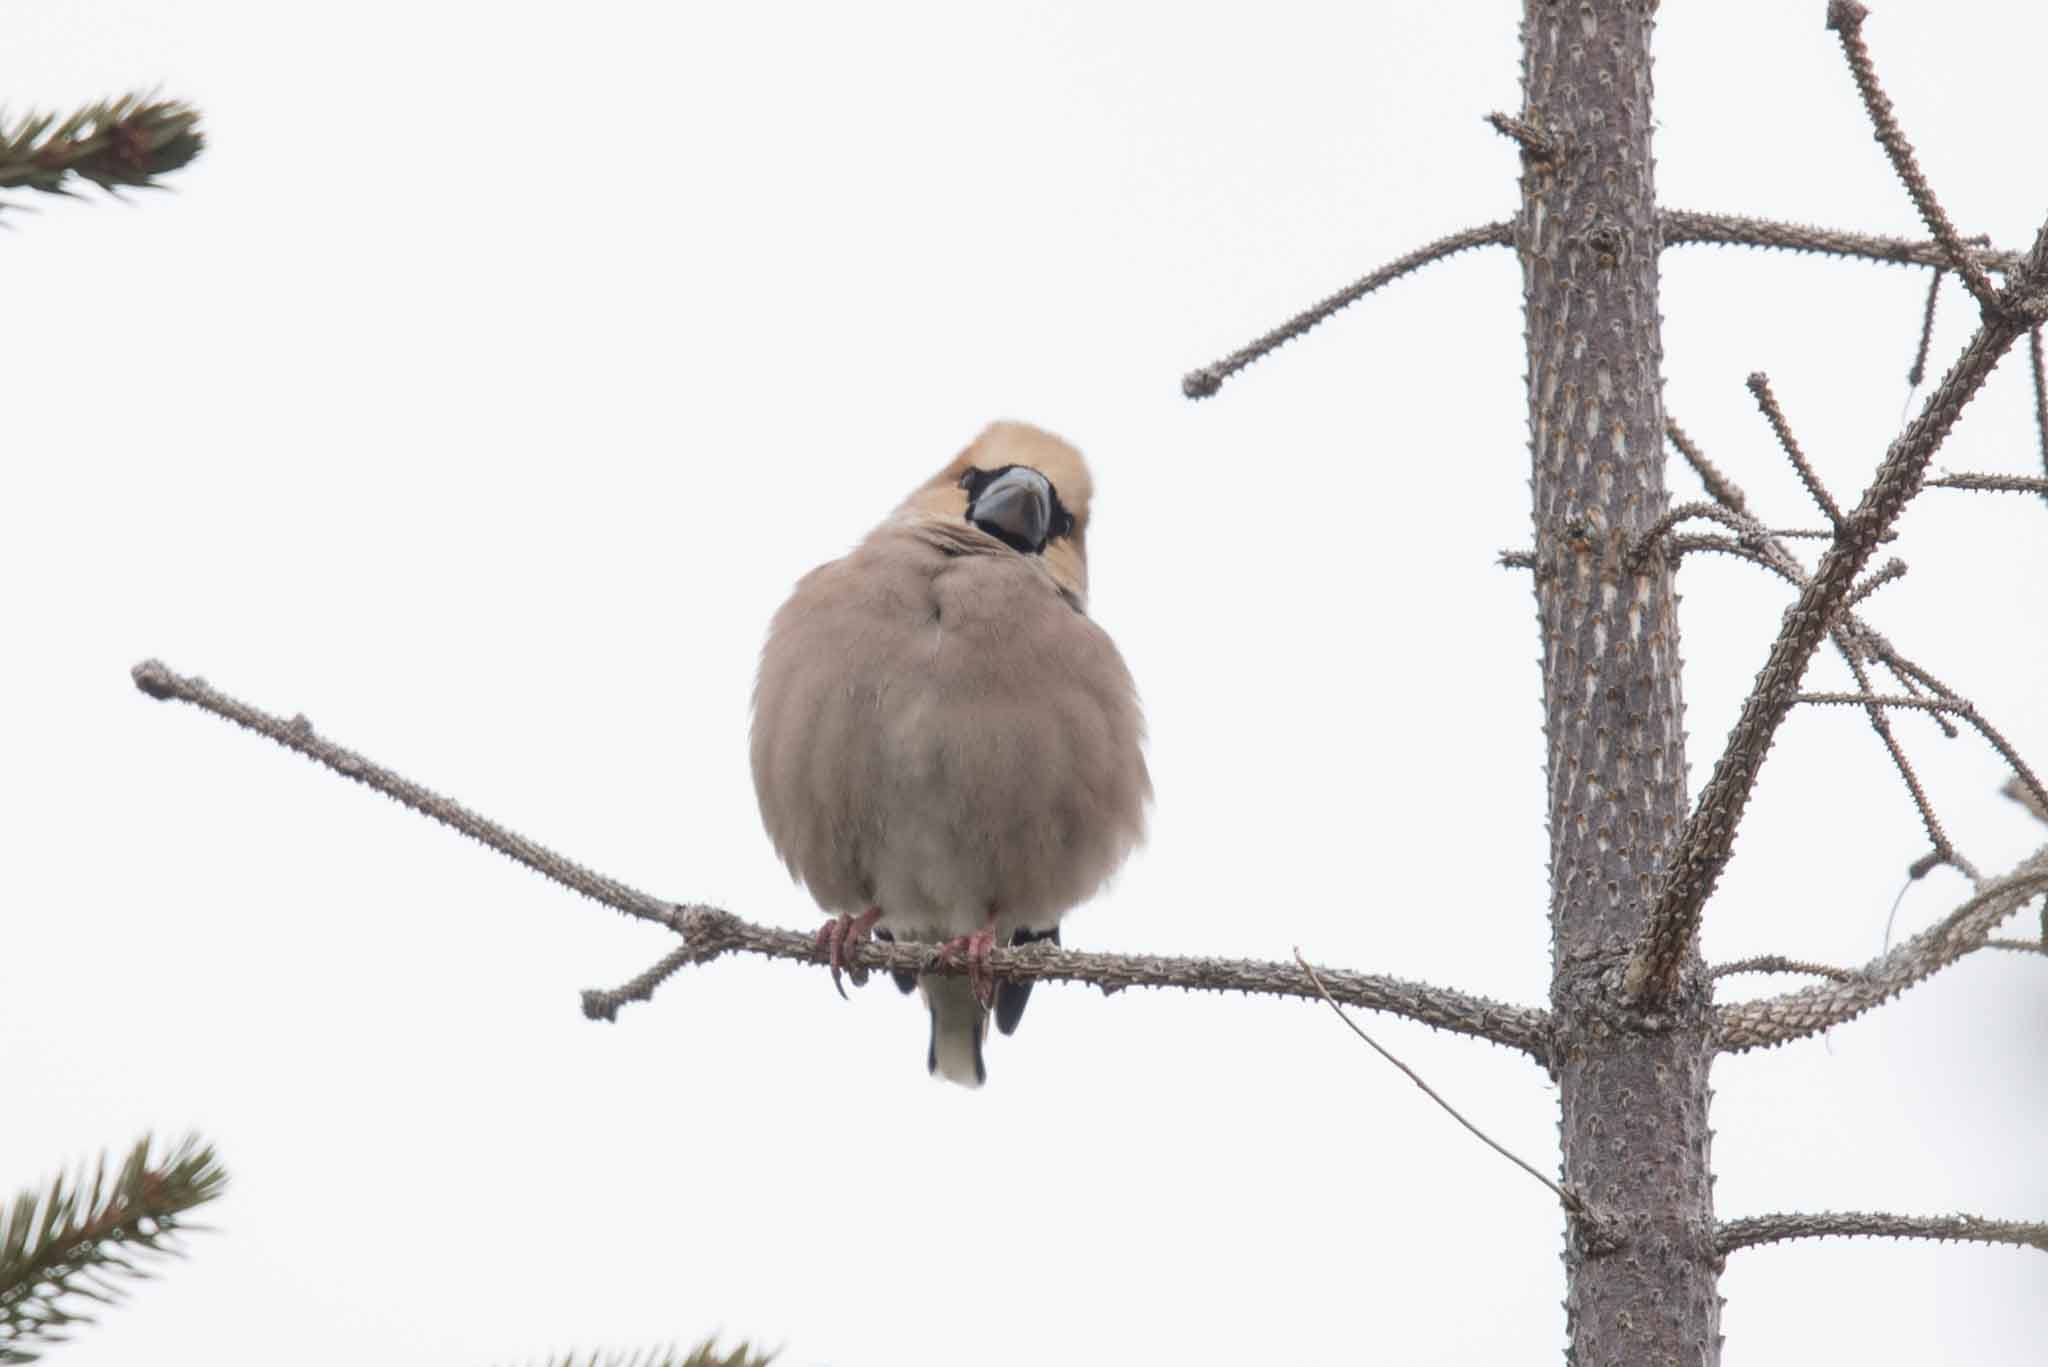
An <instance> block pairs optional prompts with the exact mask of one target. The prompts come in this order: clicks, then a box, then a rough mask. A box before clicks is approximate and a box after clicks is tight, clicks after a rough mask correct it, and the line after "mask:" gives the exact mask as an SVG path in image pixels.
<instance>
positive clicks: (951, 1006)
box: [917, 974, 988, 1087]
mask: <svg viewBox="0 0 2048 1367" xmlns="http://www.w3.org/2000/svg"><path fill="white" fill-rule="evenodd" d="M917 988H918V991H919V992H920V993H921V994H923V996H924V1004H925V1006H926V1007H927V1008H928V1009H929V1010H930V1011H931V1016H932V1040H931V1047H930V1049H929V1051H928V1052H927V1053H926V1054H925V1067H927V1068H928V1069H930V1070H931V1071H932V1073H934V1074H935V1075H937V1076H939V1077H942V1078H944V1079H946V1081H948V1082H957V1083H959V1084H960V1085H961V1086H962V1087H979V1086H980V1085H981V1084H982V1083H984V1082H986V1081H988V1069H987V1068H985V1067H983V1066H982V1062H981V1042H982V1041H983V1040H984V1039H986V1038H988V1012H987V1011H986V1010H985V1009H984V1008H983V1007H982V1004H981V1001H980V999H979V998H977V997H976V996H975V995H974V988H973V986H972V985H971V984H970V983H969V982H968V981H967V979H966V978H965V977H963V976H960V975H958V974H933V975H931V976H929V977H924V978H919V979H918V980H917Z"/></svg>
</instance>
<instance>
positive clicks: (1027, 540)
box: [904, 422, 1095, 603]
mask: <svg viewBox="0 0 2048 1367" xmlns="http://www.w3.org/2000/svg"><path fill="white" fill-rule="evenodd" d="M1094 492H1095V483H1094V480H1093V479H1091V478H1090V477H1089V474H1088V463H1087V462H1086V461H1085V460H1083V459H1082V458H1081V453H1080V452H1079V451H1077V450H1075V449H1074V448H1073V447H1071V446H1069V445H1068V444H1067V443H1066V442H1064V441H1061V440H1060V439H1059V438H1058V437H1055V436H1054V435H1053V434H1052V433H1050V432H1046V431H1043V430H1041V429H1039V428H1036V427H1033V426H1031V425H1030V424H1029V423H1022V422H997V423H991V424H989V426H988V427H986V428H985V429H983V431H982V433H981V435H980V436H978V437H976V438H975V439H974V443H973V445H971V446H969V447H968V448H967V449H966V450H965V451H962V452H961V453H960V454H959V455H958V456H955V457H954V458H953V460H952V461H951V462H950V463H948V464H947V466H946V467H945V468H944V469H943V470H941V471H939V473H938V474H936V475H934V476H932V478H931V479H930V480H928V481H927V482H926V483H925V484H924V485H922V486H921V487H920V488H919V489H918V490H917V492H916V493H914V494H912V495H911V496H910V498H909V500H908V501H907V502H906V503H905V505H904V506H905V508H906V510H908V511H911V512H914V513H918V514H922V515H925V516H935V517H943V518H948V519H957V520H959V521H963V522H967V523H969V524H971V525H973V526H975V527H978V528H980V529H981V530H982V531H984V532H986V533H988V534H989V535H990V536H992V537H994V538H996V540H998V541H1000V542H1002V543H1003V544H1004V545H1006V546H1008V547H1009V548H1010V549H1011V550H1013V551H1016V552H1018V553H1019V554H1021V555H1036V556H1042V557H1044V560H1045V567H1046V569H1047V570H1048V571H1049V572H1050V573H1051V575H1052V577H1053V579H1054V581H1055V582H1056V583H1058V584H1059V586H1060V587H1061V588H1062V589H1063V590H1065V591H1066V593H1067V594H1068V595H1069V596H1070V597H1072V598H1073V600H1074V601H1075V602H1076V603H1085V602H1086V601H1087V598H1088V551H1087V531H1088V504H1089V500H1090V498H1091V497H1092V496H1093V494H1094Z"/></svg>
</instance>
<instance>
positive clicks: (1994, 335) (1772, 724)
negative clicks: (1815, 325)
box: [1623, 223, 2048, 1007]
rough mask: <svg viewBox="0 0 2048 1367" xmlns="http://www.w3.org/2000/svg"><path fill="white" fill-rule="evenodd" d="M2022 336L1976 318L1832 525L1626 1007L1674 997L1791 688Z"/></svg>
mask: <svg viewBox="0 0 2048 1367" xmlns="http://www.w3.org/2000/svg"><path fill="white" fill-rule="evenodd" d="M2044 267H2048V223H2044V224H2043V225H2042V229H2041V231H2040V232H2039V233H2037V234H2036V235H2035V238H2034V244H2033V247H2032V249H2031V250H2030V251H2029V253H2028V256H2027V260H2026V263H2025V273H2026V278H2027V279H2028V280H2030V281H2031V280H2036V279H2039V278H2041V276H2042V275H2043V274H2044ZM2024 330H2025V325H2024V323H2022V322H2020V321H2017V320H2015V319H2013V318H2011V317H2008V316H2007V315H2006V314H2004V313H2002V312H1994V313H1989V314H1987V315H1986V316H1985V319H1984V321H1983V323H1982V325H1980V326H1979V328H1978V329H1977V333H1976V335H1975V336H1974V337H1972V338H1971V339H1970V343H1969V345H1968V346H1966V347H1965V348H1964V349H1963V353H1962V355H1960V356H1959V357H1957V358H1956V362H1955V364H1954V365H1952V366H1951V367H1950V368H1949V371H1948V373H1947V374H1946V375H1944V376H1943V377H1942V380H1941V383H1940V384H1938V385H1936V386H1935V388H1934V390H1933V392H1932V393H1930V394H1929V395H1928V396H1927V400H1926V402H1925V403H1924V404H1923V405H1922V406H1921V409H1920V413H1919V415H1918V416H1916V417H1915V418H1914V419H1913V421H1912V422H1911V423H1910V424H1909V425H1908V426H1907V428H1906V430H1905V431H1904V432H1903V433H1901V434H1900V435H1899V437H1898V439H1897V440H1896V441H1894V442H1893V443H1892V445H1891V449H1890V450H1889V451H1888V452H1887V453H1886V454H1885V457H1884V459H1883V460H1882V461H1881V462H1880V463H1879V465H1878V468H1877V473H1876V476H1875V478H1873V479H1872V481H1871V483H1870V487H1869V488H1868V489H1866V490H1865V491H1864V493H1863V497H1862V499H1861V501H1860V502H1859V503H1858V504H1857V506H1856V508H1855V510H1854V511H1852V512H1850V513H1848V514H1846V515H1845V516H1844V517H1843V519H1842V531H1841V534H1840V536H1838V537H1837V538H1836V540H1835V542H1834V544H1833V545H1832V546H1830V547H1829V548H1828V550H1827V552H1826V554H1824V555H1823V556H1822V557H1821V561H1820V565H1819V566H1818V568H1817V569H1816V570H1815V571H1814V574H1813V578H1812V579H1811V580H1810V581H1809V582H1808V584H1807V586H1806V587H1805V589H1803V590H1802V591H1801V592H1800V595H1799V600H1798V602H1797V603H1795V604H1794V605H1793V606H1792V607H1791V608H1789V609H1787V611H1786V613H1785V621H1784V625H1783V627H1782V628H1781V629H1780V630H1779V632H1778V636H1777V639H1776V640H1775V641H1773V642H1772V644H1771V650H1770V654H1769V656H1768V657H1767V659H1766V660H1765V663H1764V667H1763V669H1762V670H1761V671H1760V672H1759V674H1758V677H1757V682H1756V686H1755V687H1754V688H1753V689H1752V690H1751V691H1750V694H1749V696H1748V698H1746V699H1745V700H1744V702H1743V707H1742V715H1741V716H1740V717H1739V718H1738V719H1737V721H1736V724H1735V727H1734V730H1733V731H1732V732H1731V733H1730V735H1729V737H1728V743H1727V745H1726V746H1725V747H1724V748H1723V750H1722V752H1721V757H1720V759H1719V760H1718V761H1717V762H1716V763H1715V766H1714V772H1713V775H1712V777H1710V778H1709V779H1708V780H1707V784H1706V786H1705V787H1704V788H1703V789H1702V790H1701V792H1700V798H1699V802H1698V804H1697V805H1696V806H1695V807H1694V808H1693V811H1692V814H1691V816H1689V817H1688V818H1687V819H1686V823H1685V827H1684V829H1683V830H1682V831H1681V832H1680V834H1679V837H1678V841H1677V843H1676V846H1675V847H1674V849H1673V852H1672V856H1671V859H1670V862H1669V863H1668V865H1667V866H1666V874H1665V879H1664V884H1663V887H1662V889H1661V890H1660V891H1659V893H1658V895H1657V901H1656V905H1655V906H1654V907H1653V908H1652V910H1651V914H1650V916H1649V917H1648V918H1647V921H1646V924H1645V925H1644V928H1643V933H1642V936H1641V938H1640V939H1639V940H1638V941H1637V943H1636V948H1635V952H1634V953H1633V955H1632V956H1631V957H1630V961H1629V965H1628V968H1627V970H1626V973H1625V975H1624V979H1623V982H1624V988H1625V990H1626V991H1627V993H1628V995H1629V997H1630V999H1631V1000H1632V1001H1633V1002H1634V1003H1635V1004H1636V1005H1637V1006H1639V1007H1642V1006H1649V1005H1653V1004H1655V1003H1658V1002H1661V1001H1664V1000H1667V999H1668V998H1669V997H1670V996H1671V994H1672V993H1674V992H1676V991H1677V989H1678V973H1679V968H1680V966H1681V965H1682V964H1683V963H1684V961H1685V956H1686V953H1687V951H1688V950H1689V949H1690V947H1691V945H1692V943H1693V938H1694V936H1695V935H1697V934H1698V931H1699V921H1700V915H1701V909H1702V908H1703V907H1704V906H1705V905H1706V900H1707V898H1708V896H1709V895H1710V894H1711V893H1712V892H1713V889H1714V884H1715V883H1716V882H1717V881H1718V880H1719V879H1720V876H1721V870H1722V869H1723V868H1724V867H1725V866H1726V864H1727V862H1728V855H1729V851H1730V850H1731V849H1732V848H1733V847H1734V843H1735V832H1736V828H1737V827H1738V826H1739V825H1740V824H1741V821H1742V813H1743V810H1744V808H1745V807H1747V806H1748V804H1749V795H1750V793H1751V792H1752V791H1753V789H1754V787H1755V785H1756V778H1757V774H1758V772H1759V770H1760V769H1761V768H1762V765H1763V759H1764V755H1765V754H1766V753H1767V752H1768V750H1769V748H1770V743H1771V740H1772V738H1773V737H1774V736H1775V735H1776V734H1777V730H1778V727H1779V725H1780V724H1782V723H1783V722H1784V720H1785V717H1786V715H1787V714H1788V713H1789V712H1790V711H1791V708H1792V705H1793V700H1794V698H1795V696H1796V694H1797V692H1798V688H1799V679H1800V676H1801V675H1802V674H1803V673H1804V672H1805V670H1806V666H1807V663H1808V662H1809V661H1810V660H1811V659H1812V658H1813V652H1814V650H1815V649H1816V648H1817V647H1818V646H1819V645H1820V642H1821V639H1822V638H1823V637H1824V636H1825V635H1826V634H1827V632H1828V630H1829V628H1830V626H1831V625H1832V624H1833V622H1834V620H1835V618H1836V616H1837V614H1838V613H1839V612H1840V611H1841V606H1842V603H1843V601H1844V600H1845V599H1846V598H1847V596H1848V594H1849V592H1850V591H1851V589H1852V588H1853V587H1854V585H1855V579H1856V576H1857V574H1859V573H1860V572H1861V570H1862V568H1863V565H1864V563H1865V562H1866V561H1868V559H1869V558H1870V555H1871V553H1872V552H1873V551H1874V550H1875V549H1876V548H1877V545H1878V541H1879V538H1880V537H1882V536H1883V535H1884V534H1885V533H1886V532H1888V531H1889V530H1891V526H1892V523H1893V522H1894V521H1895V520H1896V519H1897V518H1898V515H1899V513H1900V511H1901V510H1903V509H1904V507H1905V506H1906V503H1907V501H1908V500H1910V499H1911V498H1912V496H1913V495H1914V493H1916V492H1917V491H1918V489H1919V487H1920V482H1921V480H1922V479H1923V478H1924V476H1925V474H1926V470H1927V465H1928V463H1929V462H1930V461H1931V460H1932V459H1933V458H1934V453H1935V452H1936V451H1937V450H1939V449H1940V446H1941V443H1942V441H1943V440H1945V439H1946V438H1947V436H1948V433H1949V430H1950V429H1951V428H1953V427H1954V426H1955V423H1956V420H1957V419H1958V418H1959V417H1960V416H1961V415H1962V411H1963V407H1964V405H1966V404H1967V403H1968V402H1969V401H1970V400H1971V399H1972V398H1973V397H1975V395H1976V393H1977V390H1978V389H1979V388H1980V387H1981V386H1982V385H1983V383H1984V381H1985V379H1986V378H1988V377H1989V376H1990V374H1991V371H1992V369H1993V367H1995V366H1996V365H1997V364H1998V361H1999V359H2000V358H2001V357H2002V356H2003V355H2004V354H2005V352H2006V350H2007V349H2008V348H2009V347H2011V346H2012V344H2013V343H2014V342H2015V341H2017V340H2018V339H2019V336H2020V333H2021V332H2022V331H2024Z"/></svg>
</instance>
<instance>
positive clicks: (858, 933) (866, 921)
mask: <svg viewBox="0 0 2048 1367" xmlns="http://www.w3.org/2000/svg"><path fill="white" fill-rule="evenodd" d="M881 919H882V909H881V908H880V907H869V908H868V909H867V910H866V911H864V912H862V913H861V914H860V915H858V916H851V915H848V914H847V913H846V912H843V911H842V912H840V913H839V914H838V915H837V916H835V917H833V918H832V919H831V920H829V921H827V922H826V923H825V924H824V925H823V926H822V927H820V928H819V931H818V952H819V953H821V954H823V955H824V956H825V961H826V962H827V963H829V964H831V965H832V987H833V989H834V990H835V991H837V992H838V993H839V996H840V998H841V999H842V1000H844V999H845V997H846V985H845V984H844V983H842V982H841V981H840V980H839V974H840V972H841V970H842V969H843V970H844V971H845V973H846V976H847V977H849V978H852V979H853V985H854V986H855V987H859V986H861V985H862V984H864V983H866V982H867V980H868V971H867V970H866V969H865V968H862V967H861V966H860V965H858V964H853V965H848V964H847V962H846V950H847V947H848V946H850V945H857V944H859V943H861V942H862V941H863V940H868V939H871V938H873V936H874V930H875V922H877V921H879V920H881Z"/></svg>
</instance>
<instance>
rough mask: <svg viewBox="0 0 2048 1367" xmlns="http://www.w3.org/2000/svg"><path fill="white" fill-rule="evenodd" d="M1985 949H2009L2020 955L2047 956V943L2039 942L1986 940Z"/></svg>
mask: <svg viewBox="0 0 2048 1367" xmlns="http://www.w3.org/2000/svg"><path fill="white" fill-rule="evenodd" d="M1984 948H1986V949H2011V950H2017V951H2018V952H2019V953H2021V954H2048V942H2043V941H2041V940H1995V939H1994V940H1986V941H1985V942H1984Z"/></svg>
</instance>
